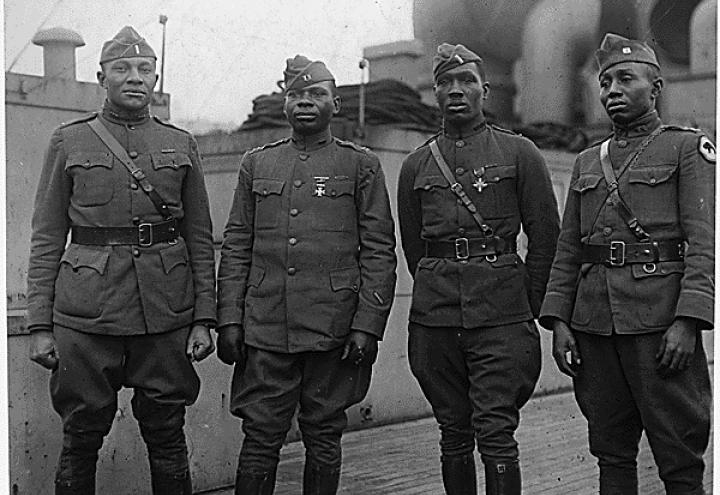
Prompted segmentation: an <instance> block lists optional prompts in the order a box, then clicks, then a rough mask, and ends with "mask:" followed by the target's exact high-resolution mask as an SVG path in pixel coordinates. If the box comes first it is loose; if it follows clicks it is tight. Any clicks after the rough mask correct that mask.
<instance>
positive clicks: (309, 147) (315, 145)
mask: <svg viewBox="0 0 720 495" xmlns="http://www.w3.org/2000/svg"><path fill="white" fill-rule="evenodd" d="M331 141H332V133H331V132H330V128H327V129H325V130H323V131H320V132H318V133H317V134H311V135H309V136H303V135H302V134H296V133H294V132H293V135H292V143H293V146H295V147H296V148H297V149H299V150H302V151H313V150H317V149H320V148H322V147H324V146H327V145H328V144H330V142H331Z"/></svg>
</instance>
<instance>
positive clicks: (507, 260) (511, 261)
mask: <svg viewBox="0 0 720 495" xmlns="http://www.w3.org/2000/svg"><path fill="white" fill-rule="evenodd" d="M517 264H518V255H517V254H514V253H508V254H501V255H498V257H497V259H496V260H495V261H493V262H490V261H488V265H490V266H491V267H493V268H504V267H506V266H517Z"/></svg>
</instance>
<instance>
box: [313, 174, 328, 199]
mask: <svg viewBox="0 0 720 495" xmlns="http://www.w3.org/2000/svg"><path fill="white" fill-rule="evenodd" d="M329 178H330V177H318V176H315V177H314V179H315V191H314V192H313V196H317V197H322V196H325V182H326V181H327V180H328V179H329Z"/></svg>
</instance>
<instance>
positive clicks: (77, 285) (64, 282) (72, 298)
mask: <svg viewBox="0 0 720 495" xmlns="http://www.w3.org/2000/svg"><path fill="white" fill-rule="evenodd" d="M109 255H110V247H108V246H81V245H78V244H70V245H69V246H68V248H67V249H66V250H65V252H64V253H63V255H62V258H60V268H59V271H58V276H57V280H56V281H55V310H56V311H57V312H59V313H62V314H66V315H71V316H79V317H81V318H97V317H99V316H100V315H101V314H102V308H103V302H104V301H105V300H107V298H108V294H107V291H108V289H109V287H108V281H107V278H108V277H107V275H106V269H107V264H108V258H109Z"/></svg>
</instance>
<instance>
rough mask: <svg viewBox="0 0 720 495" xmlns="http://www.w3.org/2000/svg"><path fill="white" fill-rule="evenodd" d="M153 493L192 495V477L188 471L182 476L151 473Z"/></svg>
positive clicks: (159, 494) (160, 494) (158, 494)
mask: <svg viewBox="0 0 720 495" xmlns="http://www.w3.org/2000/svg"><path fill="white" fill-rule="evenodd" d="M150 480H151V481H150V483H151V484H152V493H153V495H192V478H190V472H189V471H188V472H186V473H185V475H184V476H183V477H181V478H178V477H174V476H169V475H167V474H152V473H151V474H150Z"/></svg>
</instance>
